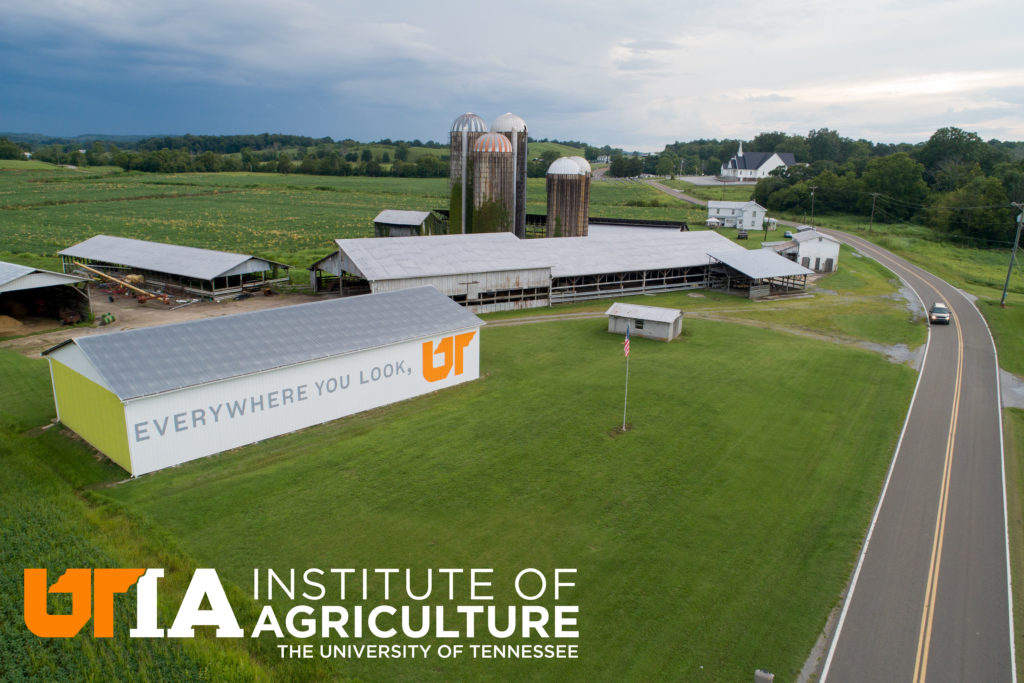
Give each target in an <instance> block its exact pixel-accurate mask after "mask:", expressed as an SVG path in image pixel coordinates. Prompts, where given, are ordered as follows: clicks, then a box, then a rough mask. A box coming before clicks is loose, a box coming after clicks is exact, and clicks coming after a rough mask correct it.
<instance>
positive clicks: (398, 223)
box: [373, 209, 436, 237]
mask: <svg viewBox="0 0 1024 683" xmlns="http://www.w3.org/2000/svg"><path fill="white" fill-rule="evenodd" d="M435 222H436V219H432V218H431V212H430V211H398V210H395V209H386V210H384V211H381V212H380V213H379V214H377V217H376V218H374V219H373V233H374V235H376V236H377V237H413V236H417V235H431V234H433V233H434V230H433V223H435Z"/></svg>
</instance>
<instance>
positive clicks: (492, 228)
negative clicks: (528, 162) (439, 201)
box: [471, 133, 516, 232]
mask: <svg viewBox="0 0 1024 683" xmlns="http://www.w3.org/2000/svg"><path fill="white" fill-rule="evenodd" d="M514 159H515V154H514V153H513V151H512V142H511V141H510V140H509V139H508V138H507V137H505V136H504V135H502V134H501V133H487V134H486V135H481V136H480V137H479V138H477V141H476V144H474V145H473V157H472V163H473V216H472V219H473V220H472V223H471V230H472V232H512V228H513V225H514V220H515V191H516V184H515V174H514V173H513V169H514V168H515V167H514V165H513V163H514Z"/></svg>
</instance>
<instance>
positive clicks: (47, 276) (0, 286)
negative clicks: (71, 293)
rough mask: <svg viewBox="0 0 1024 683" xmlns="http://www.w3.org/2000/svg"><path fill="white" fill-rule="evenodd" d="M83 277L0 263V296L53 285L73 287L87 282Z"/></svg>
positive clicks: (4, 262)
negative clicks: (77, 283) (5, 293)
mask: <svg viewBox="0 0 1024 683" xmlns="http://www.w3.org/2000/svg"><path fill="white" fill-rule="evenodd" d="M87 281H88V280H87V279H86V278H84V277H78V276H76V275H65V274H63V273H54V272H53V271H50V270H42V269H41V268H32V267H30V266H22V265H19V264H17V263H8V262H7V261H0V294H2V293H3V292H14V291H18V290H21V289H35V288H38V287H52V286H54V285H73V284H75V283H76V282H87Z"/></svg>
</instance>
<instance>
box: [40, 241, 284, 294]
mask: <svg viewBox="0 0 1024 683" xmlns="http://www.w3.org/2000/svg"><path fill="white" fill-rule="evenodd" d="M60 257H61V262H62V263H63V270H64V272H65V273H72V272H75V270H76V269H77V268H78V266H77V265H76V263H82V264H85V265H88V266H90V267H91V268H94V269H96V270H101V271H103V272H106V273H108V274H110V275H114V276H116V277H123V276H125V275H128V274H131V273H134V274H138V275H142V276H143V277H144V278H145V280H146V282H147V284H148V286H149V287H150V288H153V289H158V290H161V291H164V292H166V293H168V294H173V295H183V296H199V297H212V298H225V297H230V296H235V295H238V294H240V293H242V292H243V291H246V290H253V289H261V288H263V287H266V286H268V285H272V284H275V283H281V282H287V281H288V279H289V278H288V270H289V269H290V268H291V266H289V265H287V264H284V263H278V262H277V261H271V260H269V259H265V258H260V257H258V256H252V255H249V254H236V253H234V252H229V251H215V250H212V249H199V248H197V247H185V246H182V245H178V244H164V243H162V242H148V241H146V240H136V239H130V238H127V237H113V236H111V235H96V236H95V237H90V238H89V239H87V240H85V241H84V242H79V243H78V244H76V245H74V246H73V247H68V248H67V249H64V250H63V251H61V252H60ZM282 270H283V271H285V273H284V276H283V277H282V276H281V273H280V271H282Z"/></svg>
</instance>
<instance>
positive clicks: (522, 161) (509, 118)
mask: <svg viewBox="0 0 1024 683" xmlns="http://www.w3.org/2000/svg"><path fill="white" fill-rule="evenodd" d="M491 132H492V133H501V134H502V135H504V136H505V137H507V138H508V139H509V142H511V143H512V157H513V161H512V169H513V173H514V174H515V202H514V204H513V214H514V216H515V228H514V230H513V232H515V234H516V237H518V238H519V239H525V238H526V163H527V159H529V157H528V156H527V154H526V146H527V145H526V143H527V139H528V132H527V130H526V121H523V120H522V119H521V118H519V117H518V116H516V115H515V114H512V113H507V114H502V115H501V116H499V117H498V118H496V119H494V123H492V124H491Z"/></svg>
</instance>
